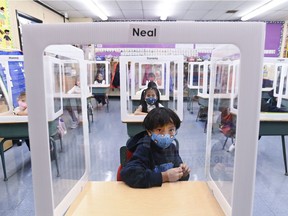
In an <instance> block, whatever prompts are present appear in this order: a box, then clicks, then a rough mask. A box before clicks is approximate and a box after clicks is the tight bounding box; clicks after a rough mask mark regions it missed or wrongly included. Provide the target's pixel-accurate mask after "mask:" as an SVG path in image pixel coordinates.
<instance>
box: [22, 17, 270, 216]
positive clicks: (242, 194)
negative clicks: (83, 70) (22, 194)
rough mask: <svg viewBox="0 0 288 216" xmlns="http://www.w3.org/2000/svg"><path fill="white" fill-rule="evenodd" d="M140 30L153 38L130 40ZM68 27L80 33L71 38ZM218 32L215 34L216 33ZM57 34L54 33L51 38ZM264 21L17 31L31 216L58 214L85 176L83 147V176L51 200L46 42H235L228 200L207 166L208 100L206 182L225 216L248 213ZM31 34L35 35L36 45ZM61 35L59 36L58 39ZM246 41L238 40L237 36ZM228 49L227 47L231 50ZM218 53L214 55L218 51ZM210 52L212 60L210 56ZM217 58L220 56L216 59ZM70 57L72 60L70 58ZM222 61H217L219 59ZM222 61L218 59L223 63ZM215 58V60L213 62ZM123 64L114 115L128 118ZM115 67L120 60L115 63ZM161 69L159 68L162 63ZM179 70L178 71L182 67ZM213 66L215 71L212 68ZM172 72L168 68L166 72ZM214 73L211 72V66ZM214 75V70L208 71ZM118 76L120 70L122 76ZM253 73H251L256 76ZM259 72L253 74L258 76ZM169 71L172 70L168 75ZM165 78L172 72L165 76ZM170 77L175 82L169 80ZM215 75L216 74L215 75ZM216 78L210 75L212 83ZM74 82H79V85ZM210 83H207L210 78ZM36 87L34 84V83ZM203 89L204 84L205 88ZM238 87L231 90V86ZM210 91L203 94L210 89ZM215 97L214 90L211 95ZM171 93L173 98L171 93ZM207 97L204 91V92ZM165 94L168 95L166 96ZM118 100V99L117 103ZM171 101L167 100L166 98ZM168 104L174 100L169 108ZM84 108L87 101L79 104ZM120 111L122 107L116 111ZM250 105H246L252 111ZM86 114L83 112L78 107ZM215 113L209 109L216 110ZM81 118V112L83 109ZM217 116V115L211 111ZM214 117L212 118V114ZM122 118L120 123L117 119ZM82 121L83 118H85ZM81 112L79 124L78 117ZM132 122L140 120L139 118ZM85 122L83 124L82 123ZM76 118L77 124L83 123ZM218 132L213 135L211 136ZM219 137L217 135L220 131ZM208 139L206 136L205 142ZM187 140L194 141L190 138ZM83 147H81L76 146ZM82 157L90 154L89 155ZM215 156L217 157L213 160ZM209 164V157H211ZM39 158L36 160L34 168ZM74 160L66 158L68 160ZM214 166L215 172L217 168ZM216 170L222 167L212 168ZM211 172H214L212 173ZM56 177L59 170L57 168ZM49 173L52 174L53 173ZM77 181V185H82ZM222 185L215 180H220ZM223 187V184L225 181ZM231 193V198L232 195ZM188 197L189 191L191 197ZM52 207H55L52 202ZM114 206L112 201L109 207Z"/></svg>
mask: <svg viewBox="0 0 288 216" xmlns="http://www.w3.org/2000/svg"><path fill="white" fill-rule="evenodd" d="M136 27H137V28H139V29H142V28H143V29H146V30H147V29H149V28H151V29H155V30H156V29H157V34H155V37H142V36H137V35H133V29H134V28H136ZM75 29H77V32H81V34H75ZM219 29H221V31H219ZM55 32H57V34H55ZM264 32H265V24H264V23H259V22H257V23H252V22H247V23H244V22H236V23H228V22H227V23H225V22H219V23H218V22H213V23H210V22H205V23H201V22H177V23H175V22H161V23H159V22H155V23H154V22H129V23H128V22H123V23H122V22H117V23H116V24H115V23H110V22H108V23H107V22H105V23H81V24H79V23H75V24H73V23H70V24H69V25H67V24H63V25H59V24H57V25H51V24H50V25H47V24H41V25H25V26H23V43H24V44H25V46H24V53H25V71H28V72H27V92H28V94H29V97H28V104H29V111H30V114H31V115H29V138H30V140H31V148H32V149H33V150H32V151H31V155H32V159H31V161H32V167H33V175H32V178H33V191H34V197H35V198H34V200H35V214H36V215H42V216H46V215H47V216H51V215H63V214H64V213H65V211H66V210H67V208H68V207H69V205H70V204H71V202H72V201H73V200H74V199H75V198H76V196H77V195H78V194H79V193H80V191H81V190H82V188H83V186H84V185H85V179H86V180H87V179H88V174H87V171H88V167H89V161H88V162H87V160H86V159H87V157H86V156H87V155H86V154H88V153H89V152H88V153H87V150H86V148H85V150H84V152H85V162H86V163H85V171H84V172H83V173H82V174H83V176H82V177H80V178H78V180H76V179H75V181H73V187H72V188H70V190H69V192H67V194H66V195H65V196H64V197H61V198H59V197H58V198H56V197H54V196H53V190H54V189H53V184H54V183H53V181H52V173H51V164H50V157H49V142H48V140H49V134H48V125H47V122H48V118H47V106H46V104H47V101H46V92H45V87H44V85H45V76H44V73H43V52H44V50H45V48H46V47H47V46H49V45H53V44H58V45H59V44H63V45H64V44H127V43H128V44H151V43H152V44H160V43H161V44H180V43H190V44H204V43H210V44H227V43H228V44H235V46H237V47H238V49H239V50H241V53H240V55H241V58H240V65H239V68H240V69H241V72H240V73H239V77H238V78H239V79H237V80H239V81H237V82H238V89H237V90H238V95H237V109H238V113H237V124H236V127H237V134H236V137H235V139H236V143H237V147H236V150H235V157H234V161H233V164H234V166H233V168H232V164H231V169H230V168H229V169H228V171H230V173H229V174H231V173H232V172H233V183H232V184H230V186H231V187H232V188H229V190H228V196H229V197H227V195H226V193H224V191H223V190H222V188H221V185H219V183H220V182H219V181H218V179H217V178H215V177H214V178H213V176H211V173H210V172H211V169H210V166H211V164H212V162H213V161H211V157H212V156H213V158H214V151H212V150H213V149H214V148H213V146H214V144H215V143H214V142H212V141H213V140H214V138H213V139H211V133H212V125H213V122H214V121H213V120H212V119H213V110H214V108H213V107H214V101H209V104H210V109H209V113H208V114H209V118H208V123H209V125H208V126H209V127H208V131H207V156H208V157H207V159H206V162H207V163H206V164H207V166H206V168H207V177H209V178H208V180H207V183H208V185H209V187H210V188H211V190H212V191H213V194H214V196H215V198H216V199H217V201H218V202H219V204H220V206H221V207H222V209H223V211H224V212H225V214H226V215H233V216H242V215H245V216H246V215H247V216H248V215H252V209H253V208H252V207H253V205H252V204H253V192H254V183H255V171H256V156H257V141H258V129H259V109H260V101H259V99H260V89H261V78H262V77H261V76H260V75H261V73H260V71H261V70H262V67H263V64H262V61H263V56H264V54H263V50H264V37H265V33H264ZM35 35H37V37H39V38H41V40H40V41H37V43H35V39H34V38H35ZM59 35H61V37H59ZM244 37H245V38H249V40H243V38H244ZM235 46H234V48H235ZM217 51H218V50H215V52H217ZM215 52H214V53H213V54H212V56H213V55H214V56H215V54H216V53H215ZM227 52H229V50H227V49H226V50H225V49H224V52H223V50H221V52H220V53H222V54H221V55H222V56H227V55H228V56H229V54H227ZM219 57H220V56H219ZM74 59H75V58H74ZM221 59H222V58H221ZM222 60H223V59H222ZM172 61H173V64H172V65H170V68H174V66H173V65H175V66H176V65H177V67H176V69H177V71H178V72H177V73H178V76H177V81H175V82H177V85H174V86H172V87H173V88H172V89H173V90H177V94H176V92H175V93H173V97H174V96H175V98H176V99H177V103H176V104H177V107H176V109H177V111H180V113H178V114H179V115H180V117H182V113H181V112H183V106H180V101H182V99H183V95H182V93H181V89H182V90H183V86H182V82H183V76H182V74H183V71H182V70H183V59H182V58H181V57H179V58H174V60H172ZM212 61H214V60H212ZM126 62H127V63H126V64H122V65H120V71H121V72H122V74H121V76H120V78H121V84H122V83H125V84H124V85H122V86H121V101H124V102H123V103H122V102H121V109H122V110H121V118H122V120H129V115H131V112H132V108H131V107H129V106H130V105H131V101H130V100H129V98H131V96H132V95H131V89H130V90H129V88H130V83H129V80H130V77H129V76H128V74H129V73H128V71H129V70H130V66H129V63H128V62H129V60H128V59H127V61H126ZM120 64H121V63H120ZM161 64H162V63H161ZM181 65H182V66H181ZM212 68H216V66H213V67H212ZM173 70H175V69H173ZM212 70H213V69H212ZM214 70H215V69H214ZM123 71H124V72H123ZM255 71H256V72H255ZM257 71H259V73H257ZM170 72H171V70H170ZM171 74H173V73H172V72H171ZM172 77H175V76H174V75H172ZM215 77H216V75H215ZM214 79H215V78H214ZM82 80H85V78H84V77H83V79H81V85H82V84H83V85H84V83H87V80H85V81H86V82H83V81H82ZM213 82H214V81H213ZM35 83H37V84H38V85H37V86H36V85H35ZM207 86H208V85H207ZM236 86H237V85H234V87H236ZM211 88H212V86H210V91H209V92H210V93H212V92H213V91H214V89H213V88H212V89H211ZM213 94H214V92H213ZM176 95H177V96H176ZM209 95H210V94H209ZM169 96H171V95H169ZM122 97H124V100H123V99H122ZM84 100H86V97H85V94H84V93H81V101H82V110H83V109H84V106H83V105H84V103H83V102H84ZM173 100H174V99H173ZM172 104H173V103H172ZM85 105H86V104H85ZM123 107H124V109H123ZM251 107H252V108H251ZM85 109H86V107H85ZM215 111H216V110H215ZM84 113H85V112H84ZM217 113H218V111H217V112H216V114H217ZM218 114H219V113H218ZM123 116H124V117H125V118H123ZM86 117H87V116H86ZM86 117H84V115H83V119H85V118H86ZM139 120H141V121H142V120H143V117H142V118H140V119H139ZM86 123H87V122H86ZM86 123H85V121H83V126H84V125H85V124H86ZM86 134H87V137H88V128H87V129H85V127H84V128H83V136H84V146H86V145H85V143H86V142H85V137H86ZM217 134H218V133H217ZM219 135H220V134H219ZM209 137H210V138H209ZM191 142H193V140H191ZM80 146H82V145H80ZM88 155H89V154H88ZM215 156H216V155H215ZM212 160H213V159H212ZM39 161H41V163H39ZM71 162H73V160H72V161H71ZM216 168H217V167H216ZM219 169H220V171H221V169H222V166H219ZM216 170H217V169H216ZM60 172H61V170H60ZM53 174H54V172H53ZM83 180H84V181H83ZM224 180H225V181H227V182H228V183H229V182H232V181H231V179H230V178H227V179H226V178H224ZM220 184H221V183H220ZM225 185H226V184H225ZM231 191H232V193H231ZM191 193H193V192H191ZM57 203H59V204H58V205H57ZM111 205H112V206H111V207H113V203H111Z"/></svg>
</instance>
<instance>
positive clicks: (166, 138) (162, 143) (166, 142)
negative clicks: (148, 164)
mask: <svg viewBox="0 0 288 216" xmlns="http://www.w3.org/2000/svg"><path fill="white" fill-rule="evenodd" d="M151 139H152V140H153V141H154V142H155V143H156V145H157V146H158V147H160V148H162V149H166V148H168V147H169V146H170V145H171V143H172V142H173V141H174V140H175V136H171V135H170V134H165V135H162V134H155V133H152V136H151Z"/></svg>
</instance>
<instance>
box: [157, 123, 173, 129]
mask: <svg viewBox="0 0 288 216" xmlns="http://www.w3.org/2000/svg"><path fill="white" fill-rule="evenodd" d="M171 127H175V124H174V123H172V122H168V123H167V124H164V125H162V126H161V125H158V126H157V127H156V128H171Z"/></svg>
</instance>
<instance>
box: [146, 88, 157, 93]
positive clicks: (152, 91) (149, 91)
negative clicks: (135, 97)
mask: <svg viewBox="0 0 288 216" xmlns="http://www.w3.org/2000/svg"><path fill="white" fill-rule="evenodd" d="M155 93H156V91H155V90H154V89H148V90H147V91H146V94H155Z"/></svg>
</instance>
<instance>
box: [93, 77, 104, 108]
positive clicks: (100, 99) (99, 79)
mask: <svg viewBox="0 0 288 216" xmlns="http://www.w3.org/2000/svg"><path fill="white" fill-rule="evenodd" d="M94 84H96V85H103V84H105V80H104V79H103V74H102V73H100V72H98V73H97V74H96V76H95V81H94ZM94 98H95V100H96V101H97V102H98V103H99V104H101V103H102V105H103V106H104V105H105V104H106V103H107V102H106V94H94Z"/></svg>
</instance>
